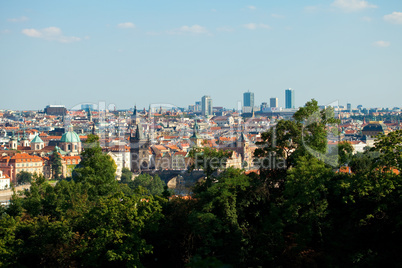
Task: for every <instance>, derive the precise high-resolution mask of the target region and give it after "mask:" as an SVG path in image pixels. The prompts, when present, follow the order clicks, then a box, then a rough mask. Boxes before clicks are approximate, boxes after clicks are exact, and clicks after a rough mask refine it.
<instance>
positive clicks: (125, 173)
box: [120, 168, 133, 183]
mask: <svg viewBox="0 0 402 268" xmlns="http://www.w3.org/2000/svg"><path fill="white" fill-rule="evenodd" d="M132 177H133V173H132V172H131V170H130V169H128V168H123V169H122V170H121V177H120V182H121V183H129V182H130V181H132Z"/></svg>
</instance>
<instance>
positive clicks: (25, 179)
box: [17, 171, 32, 184]
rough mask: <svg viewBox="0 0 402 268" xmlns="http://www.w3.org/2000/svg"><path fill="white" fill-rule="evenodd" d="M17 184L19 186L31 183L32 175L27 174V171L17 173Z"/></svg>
mask: <svg viewBox="0 0 402 268" xmlns="http://www.w3.org/2000/svg"><path fill="white" fill-rule="evenodd" d="M17 182H18V183H19V184H25V183H31V182H32V173H30V172H27V171H21V172H18V174H17Z"/></svg>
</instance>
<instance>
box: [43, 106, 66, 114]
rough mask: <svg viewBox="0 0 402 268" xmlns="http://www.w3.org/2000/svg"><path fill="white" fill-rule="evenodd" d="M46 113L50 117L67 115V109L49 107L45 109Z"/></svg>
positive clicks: (63, 107)
mask: <svg viewBox="0 0 402 268" xmlns="http://www.w3.org/2000/svg"><path fill="white" fill-rule="evenodd" d="M45 113H46V114H48V115H66V114H67V109H66V107H65V106H64V105H48V106H46V108H45Z"/></svg>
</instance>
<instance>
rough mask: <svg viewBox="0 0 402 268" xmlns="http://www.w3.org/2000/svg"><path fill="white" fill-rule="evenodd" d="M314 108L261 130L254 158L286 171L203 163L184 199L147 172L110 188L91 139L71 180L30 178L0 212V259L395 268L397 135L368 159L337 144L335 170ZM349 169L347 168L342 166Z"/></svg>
mask: <svg viewBox="0 0 402 268" xmlns="http://www.w3.org/2000/svg"><path fill="white" fill-rule="evenodd" d="M316 106H317V105H316V103H315V102H314V101H313V102H310V103H308V105H306V107H305V109H304V110H303V109H301V112H300V113H297V114H296V115H295V120H293V121H280V122H278V125H277V127H276V129H274V130H271V131H270V132H267V133H265V134H264V135H263V139H264V141H263V142H262V143H261V144H259V145H260V149H259V150H257V151H256V156H257V158H258V159H259V160H262V161H265V160H266V159H265V158H267V157H272V158H277V159H278V160H279V159H285V163H286V165H285V166H269V167H268V166H262V167H261V169H260V171H259V174H257V173H250V174H248V175H246V174H245V173H244V171H242V170H236V169H231V168H230V169H227V170H224V171H222V172H220V173H219V175H212V171H213V168H209V169H208V168H207V167H204V168H206V169H207V170H209V171H211V173H210V174H209V176H208V180H205V181H204V182H200V184H199V185H197V186H196V187H194V189H193V193H192V195H191V198H181V197H171V198H170V199H167V198H164V197H163V196H164V195H163V194H162V191H163V183H162V182H161V181H160V179H159V178H158V177H152V176H150V175H140V176H138V177H136V178H135V179H134V180H133V181H129V182H128V183H120V184H119V183H116V180H115V176H114V172H115V166H114V165H113V162H112V161H110V159H109V158H108V157H107V156H105V155H104V154H102V152H101V150H99V145H98V144H97V141H96V138H94V137H90V139H89V143H92V145H91V146H88V144H87V146H86V147H85V152H84V153H83V161H82V162H81V164H80V166H79V167H77V168H76V170H75V173H74V176H73V180H71V181H66V180H61V181H60V182H58V183H57V184H56V186H54V187H52V186H50V185H49V184H48V183H47V182H46V181H45V179H44V178H42V177H37V178H36V179H35V180H34V181H33V182H32V186H31V188H30V190H29V191H26V192H24V195H25V197H19V196H18V195H17V194H16V195H14V197H13V200H12V203H11V205H10V207H9V208H7V209H6V210H3V211H1V213H2V214H1V216H0V217H1V218H0V266H4V267H15V266H20V267H39V266H40V267H77V266H96V267H98V266H129V267H142V266H145V267H185V266H187V267H321V266H322V267H379V266H381V267H400V266H402V256H401V255H400V254H399V253H400V251H401V249H402V247H401V243H400V241H401V239H402V199H401V198H400V196H401V193H402V176H401V174H400V173H399V170H401V164H402V161H401V159H402V148H401V146H402V131H395V132H392V133H391V134H389V135H388V136H380V137H378V140H377V142H376V146H375V147H374V148H373V149H371V150H367V151H366V152H365V153H364V154H355V155H353V154H352V151H351V150H350V147H349V146H348V145H346V144H340V145H339V148H338V152H339V153H338V159H336V161H335V162H336V163H337V164H336V165H335V164H334V163H335V162H333V159H332V160H331V161H328V159H327V158H325V154H326V152H327V151H328V150H330V148H327V147H326V143H323V141H325V137H326V134H327V133H326V131H327V128H328V126H329V124H330V123H332V122H330V121H331V120H332V119H331V120H327V119H328V118H327V114H326V113H325V112H319V110H318V109H317V107H316ZM317 112H318V113H317ZM312 114H313V115H314V116H313V117H314V118H315V119H314V120H313V122H312V123H311V122H310V123H309V126H308V127H305V126H303V124H304V123H305V122H306V120H309V119H308V118H310V119H311V118H312V117H311V115H312ZM319 118H320V120H318V119H319ZM274 138H275V139H276V140H275V141H274ZM306 147H309V148H313V149H314V151H316V152H317V154H315V155H314V153H312V151H311V150H308V149H306ZM207 153H208V154H211V155H216V152H213V151H207V152H206V153H205V154H204V156H206V155H207ZM323 155H324V157H322V156H323ZM218 156H219V157H223V155H218ZM268 160H269V159H268ZM271 160H272V159H271ZM203 163H204V165H208V161H204V162H203ZM345 164H348V166H349V167H350V168H351V172H350V173H349V172H339V167H340V166H343V165H345ZM165 196H167V195H165Z"/></svg>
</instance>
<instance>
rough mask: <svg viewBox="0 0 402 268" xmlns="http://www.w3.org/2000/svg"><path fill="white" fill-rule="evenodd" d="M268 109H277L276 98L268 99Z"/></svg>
mask: <svg viewBox="0 0 402 268" xmlns="http://www.w3.org/2000/svg"><path fill="white" fill-rule="evenodd" d="M269 107H271V108H277V107H278V98H270V99H269Z"/></svg>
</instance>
